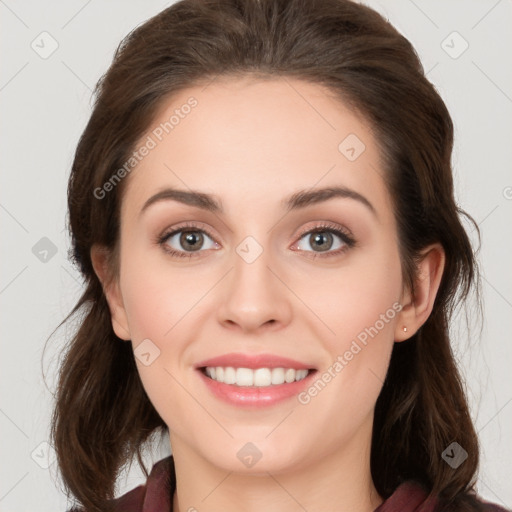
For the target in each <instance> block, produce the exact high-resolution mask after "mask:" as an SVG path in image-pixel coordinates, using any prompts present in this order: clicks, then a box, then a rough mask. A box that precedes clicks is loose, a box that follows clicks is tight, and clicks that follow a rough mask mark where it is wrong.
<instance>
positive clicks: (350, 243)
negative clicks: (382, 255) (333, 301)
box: [156, 222, 356, 259]
mask: <svg viewBox="0 0 512 512" xmlns="http://www.w3.org/2000/svg"><path fill="white" fill-rule="evenodd" d="M182 231H185V232H186V231H189V232H201V233H204V234H206V235H207V236H209V237H210V238H211V239H212V240H214V241H215V238H214V237H213V236H212V235H211V234H210V232H209V231H208V230H207V229H204V228H200V227H199V226H197V225H196V224H194V223H185V224H183V225H181V226H179V227H178V228H175V229H172V230H171V231H166V232H164V233H163V234H162V235H160V236H159V237H158V238H157V240H156V241H157V243H158V244H159V245H160V246H161V247H162V249H163V250H164V251H165V252H166V253H167V254H169V255H171V256H173V257H174V256H176V257H178V258H189V259H190V258H192V257H195V256H196V253H195V252H185V251H176V250H174V249H169V248H168V246H167V245H166V242H167V241H168V240H169V238H171V237H172V236H173V235H175V234H176V233H181V232H182ZM325 232H329V233H334V234H335V235H337V236H338V237H339V238H340V239H341V240H342V242H343V243H344V246H343V247H342V248H340V249H337V250H336V251H326V252H325V253H317V252H314V251H304V252H307V253H311V252H313V255H312V256H308V257H310V258H312V259H314V258H329V257H334V256H338V255H340V254H342V253H343V252H345V251H347V250H348V249H351V248H352V247H354V246H355V245H356V241H355V240H354V238H353V237H352V236H351V235H350V234H349V233H348V232H346V231H344V230H342V229H341V228H339V227H338V226H337V225H336V224H331V223H329V222H323V223H320V224H319V225H318V226H315V227H314V228H310V229H306V230H304V231H302V232H301V233H300V235H299V238H298V240H299V241H300V240H301V239H302V238H303V237H304V236H306V235H312V234H315V233H325ZM215 243H217V242H215ZM197 252H198V253H199V252H203V251H197Z"/></svg>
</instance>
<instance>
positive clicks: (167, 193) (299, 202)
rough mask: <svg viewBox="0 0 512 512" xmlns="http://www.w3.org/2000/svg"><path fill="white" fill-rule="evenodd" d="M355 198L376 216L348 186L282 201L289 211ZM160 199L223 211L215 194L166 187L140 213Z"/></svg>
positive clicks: (302, 192) (306, 192)
mask: <svg viewBox="0 0 512 512" xmlns="http://www.w3.org/2000/svg"><path fill="white" fill-rule="evenodd" d="M337 197H339V198H345V199H353V200H355V201H358V202H359V203H361V204H363V205H364V206H366V207H367V208H368V209H369V210H370V211H371V212H372V213H373V214H374V215H375V216H377V212H376V210H375V208H374V206H373V205H372V204H371V203H370V201H368V199H366V197H364V196H363V195H361V194H360V193H359V192H356V191H355V190H352V189H350V188H346V187H339V186H336V187H327V188H320V189H310V190H299V191H298V192H295V193H294V194H292V195H291V196H289V197H287V198H285V199H283V200H282V201H281V206H282V207H283V208H284V209H286V210H287V211H292V210H299V209H302V208H306V207H308V206H312V205H314V204H318V203H322V202H324V201H328V200H329V199H333V198H337ZM160 201H177V202H179V203H183V204H186V205H188V206H194V207H196V208H200V209H202V210H206V211H209V212H212V213H222V212H223V211H224V210H223V207H222V202H221V201H220V200H218V199H217V198H216V197H215V196H214V195H211V194H206V193H204V192H199V191H197V190H190V191H187V190H180V189H175V188H166V189H164V190H161V191H160V192H157V193H156V194H155V195H153V196H151V197H150V198H149V199H148V200H147V201H146V202H145V203H144V206H143V207H142V209H141V211H140V214H139V215H142V213H143V212H144V211H146V210H147V209H148V208H149V207H150V206H151V205H153V204H155V203H158V202H160Z"/></svg>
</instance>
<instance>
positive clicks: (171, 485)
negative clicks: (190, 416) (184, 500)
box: [68, 455, 176, 512]
mask: <svg viewBox="0 0 512 512" xmlns="http://www.w3.org/2000/svg"><path fill="white" fill-rule="evenodd" d="M175 488H176V475H175V472H174V460H173V458H172V455H170V456H169V457H166V458H165V459H162V460H160V461H158V462H157V463H156V464H155V465H154V466H153V468H152V469H151V472H150V474H149V476H148V478H147V480H146V483H145V484H143V485H139V486H138V487H135V488H134V489H132V490H131V491H128V492H127V493H125V494H123V495H122V496H119V497H118V498H115V499H113V500H112V501H111V502H110V503H111V505H112V512H143V511H144V512H160V511H162V510H169V511H172V508H171V504H172V496H173V494H174V489H175ZM68 512H85V511H84V510H83V509H81V508H73V509H70V510H68Z"/></svg>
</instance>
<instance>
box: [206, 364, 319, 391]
mask: <svg viewBox="0 0 512 512" xmlns="http://www.w3.org/2000/svg"><path fill="white" fill-rule="evenodd" d="M202 371H203V373H204V374H205V375H206V376H208V377H209V378H210V379H212V380H215V381H217V382H221V383H224V384H232V385H234V386H240V387H243V386H254V387H267V386H277V385H280V384H284V383H288V384H290V383H292V382H298V381H300V380H302V379H304V378H306V377H307V375H308V373H309V371H310V370H306V369H294V368H256V369H251V368H234V367H232V366H227V367H222V366H216V367H215V366H207V367H205V368H202Z"/></svg>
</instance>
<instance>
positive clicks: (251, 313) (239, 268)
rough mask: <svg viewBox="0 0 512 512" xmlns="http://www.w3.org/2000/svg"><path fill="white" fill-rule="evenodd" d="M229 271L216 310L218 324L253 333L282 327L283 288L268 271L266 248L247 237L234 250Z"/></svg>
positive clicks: (286, 309) (286, 310)
mask: <svg viewBox="0 0 512 512" xmlns="http://www.w3.org/2000/svg"><path fill="white" fill-rule="evenodd" d="M232 264H233V267H234V268H233V271H232V272H230V276H228V279H227V284H226V290H225V294H224V295H223V297H222V299H221V300H222V303H221V304H220V307H219V309H218V315H219V321H220V322H222V323H229V324H238V326H239V327H240V328H242V329H243V330H254V329H258V328H259V327H260V326H263V325H265V324H267V325H269V324H273V325H275V324H283V323H284V324H286V323H288V322H289V319H290V314H291V310H290V304H289V302H288V301H289V296H288V294H287V293H286V287H285V286H284V285H283V284H282V283H281V282H280V280H279V279H278V278H277V277H276V276H275V275H274V272H275V269H273V270H271V268H269V267H272V258H271V257H270V249H269V248H268V247H263V245H262V244H260V243H259V242H258V241H257V240H256V238H254V237H252V236H247V237H246V238H245V239H243V240H242V242H240V243H239V244H238V246H236V247H235V251H234V252H233V255H232Z"/></svg>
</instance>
